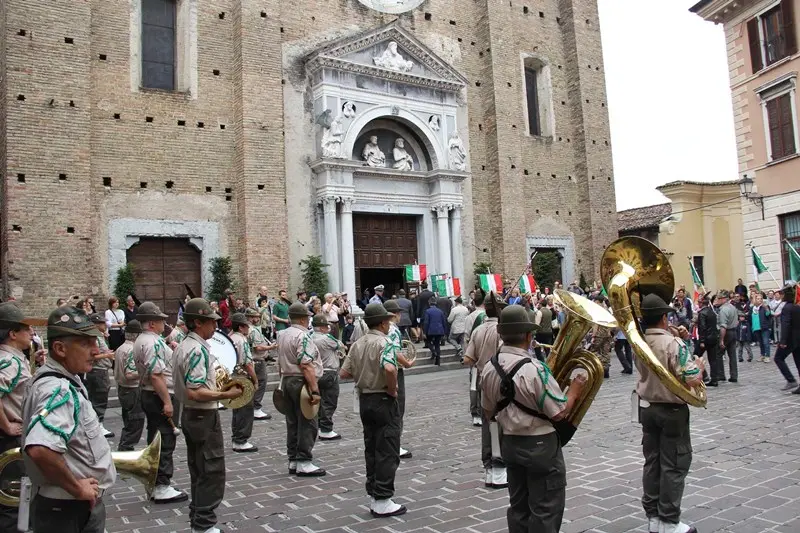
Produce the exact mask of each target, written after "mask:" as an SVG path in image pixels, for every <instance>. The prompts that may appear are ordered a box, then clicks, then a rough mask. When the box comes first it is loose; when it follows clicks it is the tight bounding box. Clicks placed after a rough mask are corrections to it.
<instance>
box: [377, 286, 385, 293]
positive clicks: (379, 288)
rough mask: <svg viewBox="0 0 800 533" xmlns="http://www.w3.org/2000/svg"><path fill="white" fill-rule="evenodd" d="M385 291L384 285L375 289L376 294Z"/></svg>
mask: <svg viewBox="0 0 800 533" xmlns="http://www.w3.org/2000/svg"><path fill="white" fill-rule="evenodd" d="M384 289H385V287H384V286H383V285H378V286H377V287H375V292H383V290H384Z"/></svg>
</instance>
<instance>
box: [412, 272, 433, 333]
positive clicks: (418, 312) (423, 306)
mask: <svg viewBox="0 0 800 533" xmlns="http://www.w3.org/2000/svg"><path fill="white" fill-rule="evenodd" d="M420 289H422V292H420V293H419V296H417V307H416V308H415V309H414V315H415V316H416V318H417V321H418V324H420V325H422V317H423V316H424V315H425V311H427V310H428V303H429V302H430V300H431V297H432V296H433V293H432V292H431V291H429V290H428V283H427V282H425V281H423V282H422V283H421V284H420ZM425 347H426V348H430V343H429V342H428V339H427V338H426V339H425Z"/></svg>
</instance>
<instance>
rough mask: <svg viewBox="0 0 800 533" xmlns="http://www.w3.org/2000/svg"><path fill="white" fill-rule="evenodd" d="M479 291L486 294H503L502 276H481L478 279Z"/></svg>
mask: <svg viewBox="0 0 800 533" xmlns="http://www.w3.org/2000/svg"><path fill="white" fill-rule="evenodd" d="M479 281H480V284H481V289H483V290H484V291H486V292H487V293H488V292H490V291H494V292H496V293H501V292H503V276H501V275H500V274H481V275H480V278H479Z"/></svg>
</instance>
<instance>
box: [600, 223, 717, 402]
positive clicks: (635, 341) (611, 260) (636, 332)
mask: <svg viewBox="0 0 800 533" xmlns="http://www.w3.org/2000/svg"><path fill="white" fill-rule="evenodd" d="M600 276H601V278H602V281H603V286H604V287H605V289H606V292H607V293H608V300H609V302H611V308H612V310H613V312H614V317H615V318H616V319H617V323H618V324H619V327H620V328H621V329H622V332H623V333H624V334H625V337H627V339H628V342H630V344H631V349H632V350H633V352H634V353H635V354H636V357H637V358H638V360H639V361H641V362H642V363H644V364H645V365H646V366H647V368H649V369H650V371H651V372H653V373H654V374H655V375H656V376H657V377H658V379H659V380H660V381H661V383H662V384H663V385H664V386H665V387H666V388H667V389H668V390H669V391H670V392H671V393H672V394H674V395H675V396H677V397H678V398H680V399H681V400H683V401H684V402H686V403H688V404H689V405H692V406H694V407H705V406H706V400H707V398H706V386H705V384H703V383H700V384H699V385H698V386H696V387H694V388H693V389H687V388H686V387H684V386H683V384H681V382H680V381H678V378H676V377H675V376H674V375H672V373H671V372H670V371H669V370H667V368H666V367H664V365H663V364H661V361H659V360H658V358H657V357H656V356H655V354H654V353H653V350H651V349H650V346H649V345H648V344H647V342H646V341H645V340H644V336H643V335H642V332H641V329H640V326H639V322H638V320H637V316H641V309H640V305H641V301H642V298H644V297H645V296H646V295H648V294H657V295H658V296H660V297H661V298H662V299H663V300H664V301H665V302H669V301H670V300H672V293H673V291H674V289H675V275H674V274H673V272H672V266H671V265H670V264H669V260H668V259H667V256H666V254H664V253H663V252H662V251H661V250H660V249H659V248H658V246H656V245H655V244H653V243H652V242H650V241H648V240H647V239H643V238H641V237H622V238H620V239H617V240H616V241H614V242H612V243H611V244H610V245H609V246H608V248H606V251H605V253H604V254H603V259H602V260H601V263H600Z"/></svg>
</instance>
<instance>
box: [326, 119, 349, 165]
mask: <svg viewBox="0 0 800 533" xmlns="http://www.w3.org/2000/svg"><path fill="white" fill-rule="evenodd" d="M343 137H344V129H343V128H342V115H337V117H336V118H335V119H333V122H331V125H330V127H328V128H325V129H324V130H323V132H322V157H334V158H337V159H341V157H342V139H343Z"/></svg>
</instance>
